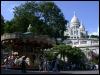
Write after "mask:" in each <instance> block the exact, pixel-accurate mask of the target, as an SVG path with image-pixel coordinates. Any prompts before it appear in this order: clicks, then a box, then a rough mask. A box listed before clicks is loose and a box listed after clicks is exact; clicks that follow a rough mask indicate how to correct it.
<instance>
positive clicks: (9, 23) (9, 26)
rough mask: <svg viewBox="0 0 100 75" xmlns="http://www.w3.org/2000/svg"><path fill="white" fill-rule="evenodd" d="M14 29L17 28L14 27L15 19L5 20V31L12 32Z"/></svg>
mask: <svg viewBox="0 0 100 75" xmlns="http://www.w3.org/2000/svg"><path fill="white" fill-rule="evenodd" d="M14 29H15V27H14V21H13V20H11V21H6V22H5V26H4V32H5V33H12V32H14Z"/></svg>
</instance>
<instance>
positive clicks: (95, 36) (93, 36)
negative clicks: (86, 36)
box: [90, 35, 99, 39]
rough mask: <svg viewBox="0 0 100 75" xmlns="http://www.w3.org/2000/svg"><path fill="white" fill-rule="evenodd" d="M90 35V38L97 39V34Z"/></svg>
mask: <svg viewBox="0 0 100 75" xmlns="http://www.w3.org/2000/svg"><path fill="white" fill-rule="evenodd" d="M90 37H91V38H98V39H99V36H98V35H91V36H90Z"/></svg>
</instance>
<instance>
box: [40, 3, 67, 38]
mask: <svg viewBox="0 0 100 75" xmlns="http://www.w3.org/2000/svg"><path fill="white" fill-rule="evenodd" d="M39 10H40V12H41V17H40V18H42V20H43V21H44V22H45V23H46V25H47V26H48V27H49V28H51V30H52V32H51V33H52V34H51V36H53V37H55V39H57V38H58V37H60V38H63V37H64V34H63V33H64V31H65V28H66V27H65V24H66V23H67V21H66V20H65V18H64V16H63V13H62V12H61V10H60V9H59V8H58V6H57V5H55V4H54V2H40V6H39Z"/></svg>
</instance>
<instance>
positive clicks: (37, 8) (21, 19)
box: [14, 1, 67, 39]
mask: <svg viewBox="0 0 100 75" xmlns="http://www.w3.org/2000/svg"><path fill="white" fill-rule="evenodd" d="M14 20H15V28H16V30H15V31H20V32H26V30H27V27H28V25H29V24H31V25H32V27H33V30H32V32H34V33H35V34H38V35H39V34H42V35H49V36H50V37H55V39H56V38H57V37H61V38H62V37H63V32H64V30H65V24H66V23H67V21H66V20H65V18H64V16H63V13H62V12H61V10H60V9H59V8H58V7H57V5H55V4H54V2H35V1H31V2H26V3H25V4H22V5H20V6H18V7H15V8H14Z"/></svg>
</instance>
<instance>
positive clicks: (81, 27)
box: [80, 21, 85, 30]
mask: <svg viewBox="0 0 100 75" xmlns="http://www.w3.org/2000/svg"><path fill="white" fill-rule="evenodd" d="M80 29H81V30H85V27H84V26H83V23H82V21H81V26H80Z"/></svg>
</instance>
